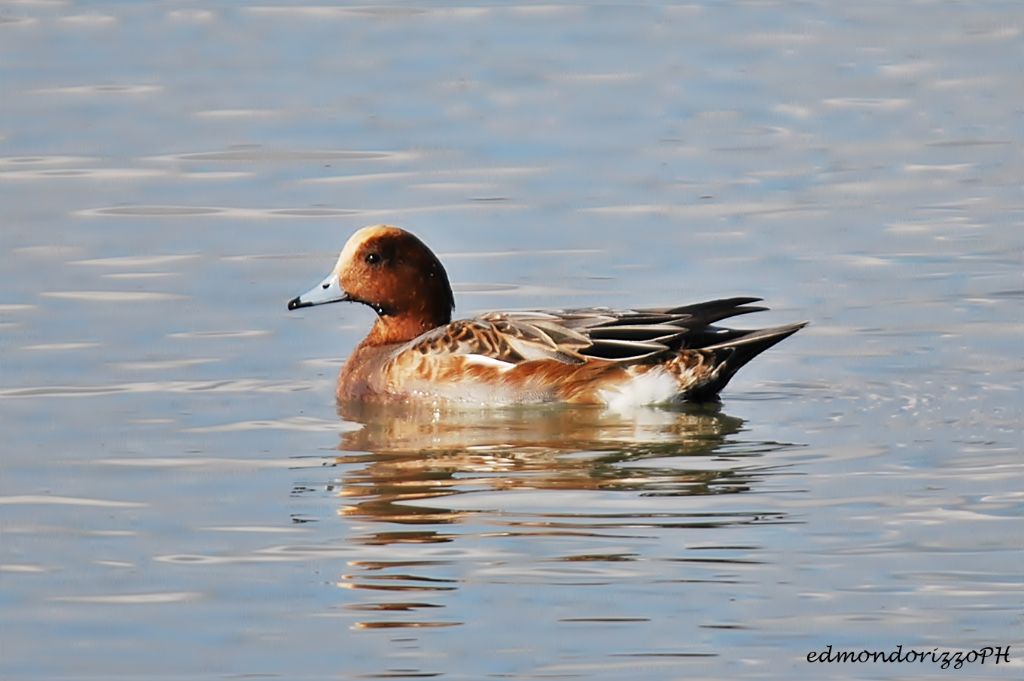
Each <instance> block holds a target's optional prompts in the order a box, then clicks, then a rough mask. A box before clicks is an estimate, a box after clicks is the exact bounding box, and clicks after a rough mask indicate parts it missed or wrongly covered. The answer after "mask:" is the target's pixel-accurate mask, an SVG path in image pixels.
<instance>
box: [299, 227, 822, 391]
mask: <svg viewBox="0 0 1024 681" xmlns="http://www.w3.org/2000/svg"><path fill="white" fill-rule="evenodd" d="M760 300H761V299H760V298H725V299H721V300H711V301H708V302H703V303H696V304H693V305H683V306H680V307H664V308H641V309H636V310H613V309H607V308H586V309H572V310H546V311H526V312H488V313H486V314H482V315H479V316H476V317H473V318H471V319H461V320H458V321H452V310H453V309H454V307H455V298H454V296H453V295H452V289H451V285H450V284H449V283H448V275H447V273H446V272H445V269H444V266H443V265H442V264H441V261H440V260H438V259H437V256H435V255H434V253H433V252H432V251H431V250H430V249H429V248H428V247H427V246H426V244H424V243H423V242H422V241H420V240H419V239H418V238H417V237H416V236H414V235H413V234H411V233H409V232H407V231H405V230H403V229H400V228H398V227H393V226H391V225H374V226H370V227H364V228H362V229H360V230H359V231H357V232H356V233H355V234H353V235H352V237H351V238H350V239H349V240H348V242H347V243H346V244H345V247H344V248H343V249H342V251H341V255H340V256H339V257H338V262H337V264H335V266H334V269H333V270H332V271H331V273H330V274H329V275H328V276H327V278H326V279H324V280H323V281H322V282H320V283H319V284H317V285H316V286H314V287H313V288H312V289H310V290H309V291H307V292H306V293H303V294H302V295H300V296H298V297H296V298H293V299H292V300H291V301H289V302H288V309H289V310H296V309H299V308H303V307H309V306H312V305H322V304H325V303H335V302H341V301H349V302H353V303H362V304H363V305H367V306H369V307H371V308H373V310H374V311H375V312H376V313H377V320H376V322H374V325H373V328H372V329H370V333H369V334H368V335H367V336H366V338H365V339H363V341H362V342H361V343H360V344H359V346H358V347H357V348H356V349H355V351H353V353H352V354H351V356H350V357H349V358H348V361H347V362H345V365H344V366H343V367H342V369H341V372H340V373H339V375H338V387H337V398H338V400H340V401H343V402H347V401H353V400H354V401H366V402H419V401H433V402H438V403H471V404H479V405H509V404H531V403H548V402H551V403H558V402H561V403H570V404H592V405H606V406H609V407H612V408H623V407H628V406H634V405H647V404H663V403H676V402H682V401H707V400H713V399H715V398H716V397H717V395H718V393H719V391H720V390H721V389H722V388H724V387H725V385H726V384H727V383H728V382H729V379H731V378H732V377H733V375H734V374H735V373H736V371H737V370H739V368H740V367H742V366H743V365H744V364H746V363H747V362H749V361H750V360H751V359H753V358H754V357H755V356H757V355H758V354H760V353H761V352H763V351H765V350H767V349H768V348H770V347H771V346H773V345H775V344H776V343H778V342H779V341H781V340H782V339H784V338H786V337H787V336H790V335H792V334H794V333H796V332H797V331H798V330H799V329H801V328H803V327H804V326H805V325H806V324H807V323H806V322H800V323H797V324H788V325H785V326H777V327H773V328H769V329H751V330H738V329H728V328H721V327H716V326H713V324H714V323H715V322H718V321H721V320H723V319H727V318H729V317H735V316H737V315H742V314H748V313H750V312H758V311H762V310H765V309H767V308H764V307H759V306H756V305H752V303H756V302H759V301H760Z"/></svg>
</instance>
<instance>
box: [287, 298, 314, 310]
mask: <svg viewBox="0 0 1024 681" xmlns="http://www.w3.org/2000/svg"><path fill="white" fill-rule="evenodd" d="M300 307H313V303H304V302H303V301H302V300H300V296H296V297H294V298H292V299H291V300H289V301H288V309H289V310H298V309H299V308H300Z"/></svg>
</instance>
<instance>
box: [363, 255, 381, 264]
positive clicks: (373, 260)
mask: <svg viewBox="0 0 1024 681" xmlns="http://www.w3.org/2000/svg"><path fill="white" fill-rule="evenodd" d="M365 260H366V264H367V265H378V264H380V253H367V254H366V258H365Z"/></svg>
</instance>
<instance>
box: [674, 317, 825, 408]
mask: <svg viewBox="0 0 1024 681" xmlns="http://www.w3.org/2000/svg"><path fill="white" fill-rule="evenodd" d="M807 324H808V322H798V323H796V324H786V325H785V326H775V327H772V328H770V329H756V330H751V331H742V330H738V329H736V330H733V329H730V330H729V332H728V334H727V335H728V338H727V339H726V340H722V341H720V342H717V343H714V344H711V345H705V346H703V347H701V348H700V351H701V352H702V353H708V354H709V355H710V356H711V359H712V361H713V364H714V365H715V369H714V371H712V372H711V375H710V380H708V381H706V382H702V383H700V384H699V385H694V386H693V387H692V388H690V389H689V390H687V391H686V392H685V393H683V394H681V395H680V396H679V397H680V398H681V399H684V400H691V401H695V402H706V401H709V400H714V399H716V398H717V397H718V393H719V392H720V391H721V390H722V388H724V387H725V386H726V384H727V383H728V382H729V380H730V379H732V377H733V376H734V375H736V372H737V371H739V370H740V368H741V367H742V366H743V365H744V364H746V363H747V362H749V361H750V360H752V359H754V358H755V357H757V356H758V355H760V354H761V353H762V352H764V351H765V350H767V349H768V348H770V347H771V346H773V345H775V344H776V343H778V342H779V341H781V340H783V339H784V338H788V337H789V336H792V335H793V334H794V333H796V332H797V331H799V330H800V329H802V328H804V327H805V326H807ZM705 356H706V357H707V355H705Z"/></svg>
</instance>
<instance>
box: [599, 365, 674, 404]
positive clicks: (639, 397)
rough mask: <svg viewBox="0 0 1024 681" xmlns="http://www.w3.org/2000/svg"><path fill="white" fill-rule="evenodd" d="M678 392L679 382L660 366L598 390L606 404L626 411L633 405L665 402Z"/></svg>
mask: <svg viewBox="0 0 1024 681" xmlns="http://www.w3.org/2000/svg"><path fill="white" fill-rule="evenodd" d="M678 394H679V383H678V382H676V379H675V378H674V377H673V376H672V375H671V374H669V373H668V372H667V371H665V370H664V369H662V368H660V367H659V368H654V369H651V370H650V371H647V372H645V373H642V374H638V375H636V376H634V377H632V378H631V379H629V380H628V381H625V382H623V383H619V384H617V385H615V386H609V387H607V388H603V389H601V390H600V391H598V396H599V397H600V398H601V400H603V401H604V403H605V405H607V407H608V408H609V409H613V410H615V411H625V410H628V409H630V408H632V407H640V406H646V405H650V404H664V403H665V402H669V401H671V400H672V399H673V398H674V397H675V396H676V395H678Z"/></svg>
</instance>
